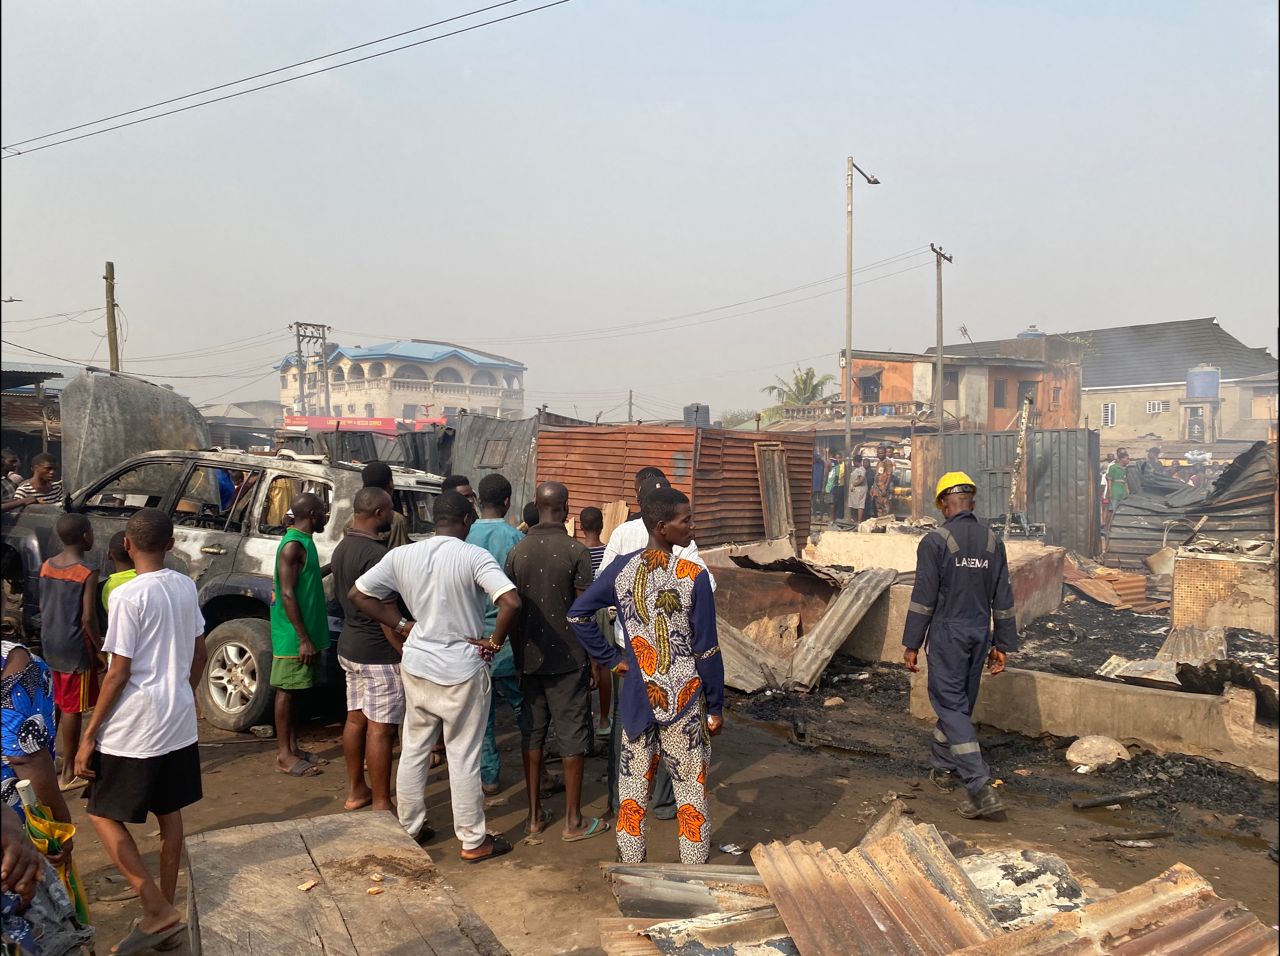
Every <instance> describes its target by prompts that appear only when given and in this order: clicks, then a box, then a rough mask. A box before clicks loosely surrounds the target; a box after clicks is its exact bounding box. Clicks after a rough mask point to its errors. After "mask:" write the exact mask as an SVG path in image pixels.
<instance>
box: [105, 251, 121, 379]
mask: <svg viewBox="0 0 1280 956" xmlns="http://www.w3.org/2000/svg"><path fill="white" fill-rule="evenodd" d="M102 278H104V279H106V280H107V351H108V352H109V353H110V354H111V371H113V372H118V371H120V339H119V336H118V335H117V334H116V264H115V263H114V262H108V263H107V268H106V272H105V274H104V275H103V277H102Z"/></svg>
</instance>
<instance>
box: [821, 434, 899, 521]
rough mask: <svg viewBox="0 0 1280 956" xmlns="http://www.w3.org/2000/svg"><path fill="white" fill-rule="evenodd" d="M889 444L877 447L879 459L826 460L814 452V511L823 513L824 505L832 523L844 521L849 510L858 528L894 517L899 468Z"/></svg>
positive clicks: (856, 457)
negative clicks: (871, 520) (896, 469)
mask: <svg viewBox="0 0 1280 956" xmlns="http://www.w3.org/2000/svg"><path fill="white" fill-rule="evenodd" d="M890 451H891V449H890V448H889V446H888V445H880V446H879V447H878V448H876V457H875V458H862V457H859V456H857V455H856V454H855V455H853V456H851V457H849V458H847V459H846V458H845V457H843V456H841V455H831V456H829V457H828V458H827V459H826V460H824V459H823V457H822V453H821V452H820V451H819V450H818V449H816V448H815V449H814V452H813V502H814V506H813V511H814V514H815V515H816V514H819V513H820V509H821V507H822V504H820V503H823V504H825V507H826V508H827V509H829V511H830V520H831V521H832V522H836V521H843V520H844V519H845V514H846V509H847V511H848V513H849V514H850V515H851V516H852V518H853V520H854V522H855V525H857V524H861V523H862V522H863V521H865V520H867V519H869V518H883V517H886V516H888V515H891V514H893V496H894V492H895V490H896V489H897V487H898V484H897V477H896V476H895V474H894V468H895V467H896V465H895V462H894V460H893V458H892V457H891V455H890Z"/></svg>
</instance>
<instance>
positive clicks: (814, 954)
mask: <svg viewBox="0 0 1280 956" xmlns="http://www.w3.org/2000/svg"><path fill="white" fill-rule="evenodd" d="M751 858H752V860H754V861H755V864H756V867H757V868H758V869H759V871H760V875H761V876H762V877H764V882H765V886H766V887H768V890H769V895H770V897H771V898H772V899H773V902H774V905H775V906H777V908H778V911H779V912H780V913H781V914H782V918H783V921H784V922H785V923H786V926H787V930H788V931H789V932H790V933H791V938H792V939H793V940H794V941H795V944H796V947H797V948H798V949H799V951H800V953H801V954H802V956H845V954H851V953H859V954H866V956H879V954H896V953H902V954H908V953H910V954H939V956H941V954H943V953H951V952H954V951H955V950H957V949H961V948H963V947H966V946H973V945H974V944H976V943H981V942H985V941H987V940H989V939H991V938H992V937H994V936H995V935H996V934H997V933H999V932H1000V925H999V923H997V922H996V920H995V918H994V917H993V916H992V915H991V911H990V910H989V909H988V908H987V905H986V904H985V903H984V902H983V901H982V896H981V894H979V892H978V890H977V889H976V888H975V887H974V885H973V883H972V882H971V881H970V880H969V878H968V876H966V875H965V874H964V872H963V871H962V870H961V869H960V868H959V866H957V865H956V861H955V858H954V857H952V855H951V852H950V851H949V850H948V849H947V847H946V844H945V843H944V842H943V840H942V837H941V836H940V835H939V833H938V831H937V829H936V828H935V827H932V826H928V825H921V826H916V827H911V828H909V829H906V830H902V831H899V832H897V833H894V834H892V835H891V836H887V837H885V838H884V839H882V840H878V841H876V842H875V843H873V844H871V845H870V846H867V847H865V848H860V849H859V848H855V849H853V850H851V851H850V852H849V853H841V852H839V851H838V850H829V849H827V848H826V847H824V846H823V845H822V844H820V843H799V842H797V843H790V844H785V845H784V844H782V843H768V844H761V845H759V846H757V847H756V848H755V849H753V850H752V851H751Z"/></svg>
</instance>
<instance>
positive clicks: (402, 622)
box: [396, 617, 409, 636]
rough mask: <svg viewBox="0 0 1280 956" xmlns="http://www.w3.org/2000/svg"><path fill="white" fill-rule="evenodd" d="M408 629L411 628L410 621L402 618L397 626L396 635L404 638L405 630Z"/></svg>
mask: <svg viewBox="0 0 1280 956" xmlns="http://www.w3.org/2000/svg"><path fill="white" fill-rule="evenodd" d="M408 627H409V619H408V618H407V617H402V618H400V623H398V624H397V625H396V633H397V634H399V635H401V636H403V635H404V632H405V630H406V629H408Z"/></svg>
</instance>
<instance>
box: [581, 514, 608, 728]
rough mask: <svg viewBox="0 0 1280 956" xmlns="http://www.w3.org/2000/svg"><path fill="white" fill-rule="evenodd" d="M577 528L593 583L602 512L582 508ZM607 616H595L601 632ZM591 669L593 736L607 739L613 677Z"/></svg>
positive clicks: (601, 556)
mask: <svg viewBox="0 0 1280 956" xmlns="http://www.w3.org/2000/svg"><path fill="white" fill-rule="evenodd" d="M578 527H580V528H581V529H582V541H583V544H585V545H586V546H587V553H588V554H590V555H591V579H592V580H593V581H594V580H595V579H596V576H597V575H599V573H600V565H601V564H602V563H604V552H605V550H606V546H605V543H604V542H603V541H601V540H600V535H601V533H602V532H603V531H604V512H602V511H601V510H600V509H599V508H583V509H582V514H580V515H578ZM608 614H609V612H608V610H604V611H601V612H600V613H599V614H597V615H596V618H597V623H599V624H600V629H601V630H602V631H603V630H604V629H605V628H606V627H607V626H608ZM602 616H603V617H604V618H605V620H604V621H600V620H599V619H600V618H601V617H602ZM591 667H592V670H593V675H594V677H595V683H596V689H597V691H598V693H599V697H600V713H599V717H598V720H597V723H596V725H595V735H596V736H597V737H600V738H602V739H607V738H608V736H609V733H610V732H611V731H612V729H613V721H612V720H611V719H610V716H611V714H612V709H611V708H612V704H613V675H612V674H610V673H609V672H608V671H607V670H606V669H605V668H603V667H601V666H600V665H599V664H596V663H594V662H592V664H591Z"/></svg>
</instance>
